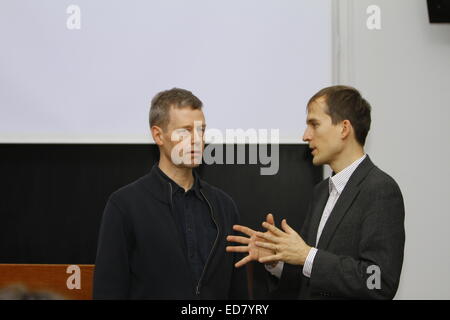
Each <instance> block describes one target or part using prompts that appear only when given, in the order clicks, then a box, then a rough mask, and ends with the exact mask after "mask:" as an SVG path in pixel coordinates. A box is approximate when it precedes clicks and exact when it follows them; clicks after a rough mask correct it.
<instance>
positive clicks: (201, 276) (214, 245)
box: [195, 190, 220, 296]
mask: <svg viewBox="0 0 450 320" xmlns="http://www.w3.org/2000/svg"><path fill="white" fill-rule="evenodd" d="M200 193H201V194H202V196H203V198H205V200H206V203H207V204H208V206H209V210H210V211H211V218H212V220H213V222H214V224H215V225H216V229H217V235H216V239H215V240H214V244H213V246H212V248H211V251H210V252H209V255H208V259H206V264H205V266H204V268H203V271H202V274H201V275H200V279H199V280H198V283H197V287H196V288H195V293H196V294H197V296H198V295H200V287H201V284H202V280H203V276H204V275H205V271H206V268H207V267H208V264H209V262H210V260H211V255H212V253H213V251H214V249H215V248H216V244H217V240H218V239H219V232H220V230H219V225H218V224H217V222H216V220H215V219H214V212H213V208H212V206H211V203H210V202H209V201H208V198H206V197H205V194H204V193H203V191H201V190H200Z"/></svg>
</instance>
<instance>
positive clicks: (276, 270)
mask: <svg viewBox="0 0 450 320" xmlns="http://www.w3.org/2000/svg"><path fill="white" fill-rule="evenodd" d="M283 266H284V262H283V261H278V263H277V264H276V265H275V266H273V267H271V266H270V265H267V264H265V265H264V267H265V268H266V270H267V271H269V272H270V273H271V274H272V275H273V276H275V277H277V278H278V279H280V278H281V274H282V273H283Z"/></svg>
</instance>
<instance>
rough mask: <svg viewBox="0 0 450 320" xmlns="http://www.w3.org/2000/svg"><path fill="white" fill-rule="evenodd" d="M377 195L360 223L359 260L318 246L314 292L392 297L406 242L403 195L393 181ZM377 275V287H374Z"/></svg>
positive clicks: (376, 297) (330, 295) (334, 295)
mask: <svg viewBox="0 0 450 320" xmlns="http://www.w3.org/2000/svg"><path fill="white" fill-rule="evenodd" d="M376 194H377V196H376V197H375V198H374V200H373V203H371V208H372V209H371V210H370V212H368V214H367V215H366V216H365V218H364V220H363V222H362V225H361V239H360V242H359V249H358V250H359V253H358V256H359V259H358V260H357V259H354V258H352V257H349V256H343V255H336V254H333V253H331V252H328V251H325V250H321V249H319V250H318V252H317V254H316V256H315V259H314V263H313V267H312V272H311V278H310V287H311V293H312V294H313V295H316V294H319V295H322V296H326V297H331V298H333V297H336V298H351V299H392V298H393V297H394V296H395V293H396V291H397V288H398V284H399V280H400V273H401V269H402V264H403V250H404V243H405V231H404V215H405V209H404V204H403V198H402V195H401V192H400V189H399V188H398V186H397V184H396V183H391V184H388V185H384V186H383V187H382V188H379V189H378V191H377V192H376ZM376 268H378V270H379V272H377V271H376ZM376 277H378V278H379V280H380V281H378V283H379V284H380V286H379V287H374V285H376V283H377V280H376Z"/></svg>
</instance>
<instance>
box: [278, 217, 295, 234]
mask: <svg viewBox="0 0 450 320" xmlns="http://www.w3.org/2000/svg"><path fill="white" fill-rule="evenodd" d="M281 228H282V229H283V230H284V231H285V232H286V233H288V234H291V233H294V232H295V230H294V229H292V228H291V227H290V226H289V225H288V224H287V221H286V219H283V221H281Z"/></svg>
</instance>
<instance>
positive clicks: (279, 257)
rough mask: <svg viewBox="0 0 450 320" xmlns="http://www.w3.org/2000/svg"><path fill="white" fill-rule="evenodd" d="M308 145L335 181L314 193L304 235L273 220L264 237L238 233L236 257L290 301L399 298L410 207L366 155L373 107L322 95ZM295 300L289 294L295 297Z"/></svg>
mask: <svg viewBox="0 0 450 320" xmlns="http://www.w3.org/2000/svg"><path fill="white" fill-rule="evenodd" d="M307 108H308V116H307V128H306V130H305V133H304V136H303V140H304V141H305V142H308V144H309V147H310V148H311V149H312V152H311V153H312V155H313V163H314V165H323V164H328V165H329V166H330V167H331V168H332V170H333V175H332V176H331V177H330V178H328V179H326V180H324V181H322V182H321V183H319V184H318V185H316V186H315V188H314V190H313V195H312V199H311V202H310V208H309V210H308V213H307V216H306V220H305V222H304V224H303V226H302V229H301V231H300V233H297V232H296V231H294V230H293V229H292V228H291V227H290V226H289V225H288V224H287V222H286V220H282V223H281V229H279V228H277V227H276V226H275V225H274V223H273V221H274V220H273V216H271V215H269V216H268V217H267V220H266V222H263V227H264V228H265V229H267V231H266V232H264V233H263V232H257V231H254V230H252V229H250V228H247V227H243V226H234V229H235V230H237V231H240V232H243V233H245V234H246V235H247V236H248V237H239V236H229V237H228V241H231V242H236V243H241V244H244V246H229V247H227V251H229V252H248V255H247V256H246V257H245V258H243V259H242V260H241V261H240V262H238V263H236V266H237V267H240V266H242V265H244V264H246V263H248V262H250V261H252V260H257V261H259V262H261V263H265V267H266V269H267V271H268V272H270V273H271V274H272V275H273V276H274V277H275V278H274V279H278V280H277V281H276V282H277V290H276V292H279V293H281V294H282V296H283V297H285V298H286V297H292V298H294V297H298V298H301V299H392V298H393V297H394V296H395V293H396V292H397V288H398V285H399V280H400V273H401V269H402V264H403V251H404V244H405V230H404V215H405V210H404V204H403V197H402V194H401V191H400V188H399V187H398V185H397V183H396V182H395V181H394V179H393V178H391V177H390V176H389V175H388V174H386V173H385V172H383V171H382V170H380V169H379V168H378V167H376V166H375V165H374V164H373V163H372V161H371V160H370V158H369V156H368V155H367V154H366V153H365V151H364V144H365V140H366V136H367V133H368V132H369V129H370V123H371V117H370V111H371V107H370V105H369V103H368V102H367V101H366V100H365V99H364V98H363V97H362V96H361V95H360V93H359V92H358V91H357V90H356V89H354V88H352V87H347V86H333V87H328V88H324V89H322V90H320V91H319V92H318V93H317V94H315V95H314V96H313V97H312V98H311V99H310V101H309V102H308V106H307ZM289 294H290V295H289Z"/></svg>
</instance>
